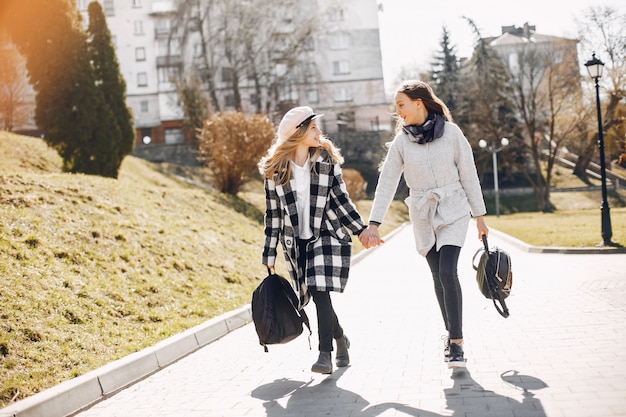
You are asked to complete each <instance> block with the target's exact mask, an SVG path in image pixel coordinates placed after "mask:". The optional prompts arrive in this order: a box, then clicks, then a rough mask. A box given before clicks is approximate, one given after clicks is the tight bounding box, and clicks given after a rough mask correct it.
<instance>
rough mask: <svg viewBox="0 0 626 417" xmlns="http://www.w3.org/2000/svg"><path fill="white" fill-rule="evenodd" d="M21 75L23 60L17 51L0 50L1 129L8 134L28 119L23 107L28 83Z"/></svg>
mask: <svg viewBox="0 0 626 417" xmlns="http://www.w3.org/2000/svg"><path fill="white" fill-rule="evenodd" d="M23 73H24V59H23V58H22V57H21V55H20V54H19V53H18V52H17V50H16V49H12V48H6V49H0V117H1V118H2V129H3V130H6V131H8V132H12V131H13V129H14V128H15V126H16V125H19V124H21V123H23V122H25V121H26V119H27V117H28V110H27V109H25V107H24V101H25V98H26V95H27V93H28V83H27V81H26V78H25V77H24V76H23Z"/></svg>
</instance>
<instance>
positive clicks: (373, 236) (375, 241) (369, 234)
mask: <svg viewBox="0 0 626 417" xmlns="http://www.w3.org/2000/svg"><path fill="white" fill-rule="evenodd" d="M359 241H360V242H361V244H362V245H363V247H364V248H365V249H369V248H371V247H374V246H378V245H380V244H383V243H385V241H384V240H382V239H381V238H380V235H379V234H378V227H377V226H374V225H369V226H368V227H367V229H365V230H364V231H362V232H361V234H359Z"/></svg>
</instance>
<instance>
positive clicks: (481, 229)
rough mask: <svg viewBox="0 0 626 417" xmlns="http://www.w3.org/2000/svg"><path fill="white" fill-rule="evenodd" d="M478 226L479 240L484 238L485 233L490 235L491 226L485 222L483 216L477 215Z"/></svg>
mask: <svg viewBox="0 0 626 417" xmlns="http://www.w3.org/2000/svg"><path fill="white" fill-rule="evenodd" d="M476 228H477V229H478V240H482V239H483V235H485V236H487V237H489V228H488V227H487V225H486V224H485V219H484V218H483V216H479V217H476Z"/></svg>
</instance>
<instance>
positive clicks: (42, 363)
mask: <svg viewBox="0 0 626 417" xmlns="http://www.w3.org/2000/svg"><path fill="white" fill-rule="evenodd" d="M168 172H169V173H168ZM171 172H175V173H178V174H183V175H186V176H191V175H192V174H193V175H195V176H196V179H201V177H203V175H202V174H198V173H197V172H195V173H186V172H184V171H183V170H181V169H180V168H177V167H172V166H168V165H165V164H161V165H156V164H151V163H149V162H146V161H144V160H140V159H137V158H134V157H127V158H126V159H125V160H124V163H123V165H122V168H121V171H120V175H119V178H118V179H117V180H114V179H107V178H101V177H95V176H87V175H74V174H65V173H62V172H61V160H60V158H59V157H58V155H57V154H56V152H55V151H54V150H52V149H49V148H48V147H47V146H46V144H45V143H44V142H43V141H42V140H40V139H36V138H30V137H24V136H17V135H12V134H8V133H6V132H0V279H1V284H0V407H2V406H5V405H7V404H8V403H9V402H11V401H16V400H19V399H21V398H24V397H27V396H29V395H32V394H33V393H36V392H38V391H41V390H43V389H46V388H49V387H51V386H53V385H56V384H58V383H60V382H62V381H64V380H67V379H70V378H72V377H76V376H78V375H82V374H84V373H86V372H88V371H90V370H93V369H96V368H98V367H100V366H102V365H104V364H106V363H109V362H111V361H113V360H116V359H119V358H121V357H123V356H126V355H128V354H130V353H132V352H135V351H138V350H141V349H143V348H145V347H148V346H151V345H153V344H155V343H156V342H158V341H160V340H163V339H165V338H167V337H169V336H171V335H174V334H176V333H179V332H181V331H183V330H185V329H188V328H191V327H193V326H195V325H198V324H200V323H202V322H204V321H206V320H208V319H210V318H212V317H215V316H218V315H220V314H222V313H224V312H226V311H230V310H232V309H235V308H238V307H240V306H242V305H244V304H246V303H248V302H249V301H250V296H251V293H252V290H253V289H254V288H255V286H256V285H257V284H258V282H259V281H260V279H261V278H263V274H264V270H263V268H262V266H261V264H260V260H261V251H262V245H263V226H262V218H263V212H262V210H263V207H264V196H263V191H262V186H260V185H259V184H255V185H254V186H253V187H250V189H249V190H247V191H245V192H243V193H241V194H240V195H242V196H244V198H245V199H246V201H244V200H243V199H240V198H235V197H232V196H226V195H223V194H220V193H216V192H214V191H211V190H210V189H209V188H207V187H198V186H194V185H191V184H190V183H189V182H187V181H183V180H180V179H177V177H176V176H174V175H171ZM247 201H248V202H247ZM360 207H362V212H363V213H364V214H365V215H367V213H368V212H367V211H366V210H367V202H366V203H365V205H364V206H360ZM399 207H401V205H400V206H399ZM404 221H406V214H405V211H404V210H403V209H400V210H399V213H398V214H394V213H392V216H391V221H390V222H389V224H388V225H387V230H391V229H392V228H394V227H396V226H397V225H398V224H400V223H402V222H404ZM355 246H357V247H358V246H360V245H359V244H357V245H355ZM278 268H279V271H280V270H281V269H282V272H284V265H282V266H281V265H278ZM250 343H255V341H253V340H251V341H250Z"/></svg>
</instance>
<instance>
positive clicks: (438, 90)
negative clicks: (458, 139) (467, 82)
mask: <svg viewBox="0 0 626 417" xmlns="http://www.w3.org/2000/svg"><path fill="white" fill-rule="evenodd" d="M439 45H440V46H441V50H440V51H439V52H438V53H437V55H435V62H434V63H433V70H432V72H431V78H432V80H433V82H432V87H433V90H434V91H435V94H436V95H437V96H438V97H439V98H440V99H442V100H443V102H444V103H446V105H447V106H448V108H449V109H450V112H452V115H453V116H454V110H455V109H456V108H455V107H456V106H455V104H456V101H457V100H456V96H457V92H458V78H459V77H458V72H459V60H458V58H457V56H456V47H455V46H454V45H452V44H451V42H450V33H449V32H448V30H447V29H446V28H445V27H444V28H443V34H442V36H441V43H440V44H439Z"/></svg>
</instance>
